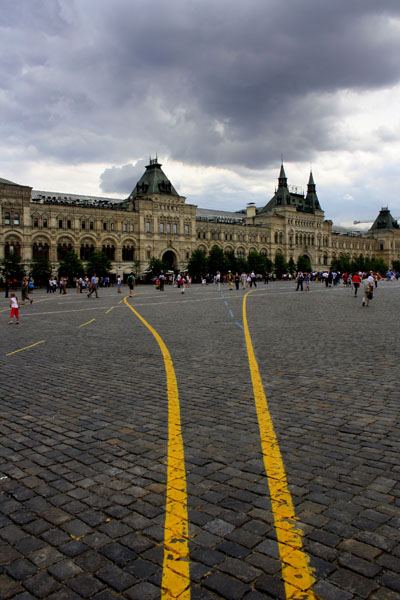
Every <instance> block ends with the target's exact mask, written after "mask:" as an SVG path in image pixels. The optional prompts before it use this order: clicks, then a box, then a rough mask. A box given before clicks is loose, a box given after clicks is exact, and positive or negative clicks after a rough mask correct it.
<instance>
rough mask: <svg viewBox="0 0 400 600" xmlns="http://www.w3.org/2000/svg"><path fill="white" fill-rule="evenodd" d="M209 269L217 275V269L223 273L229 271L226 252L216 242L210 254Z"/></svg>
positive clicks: (212, 273)
mask: <svg viewBox="0 0 400 600" xmlns="http://www.w3.org/2000/svg"><path fill="white" fill-rule="evenodd" d="M208 270H209V273H210V274H211V275H215V274H216V272H217V271H220V272H221V273H225V272H226V271H228V268H227V262H226V259H225V256H224V252H223V250H222V249H221V248H220V247H219V246H217V245H216V244H214V246H213V247H212V248H211V250H210V254H209V255H208Z"/></svg>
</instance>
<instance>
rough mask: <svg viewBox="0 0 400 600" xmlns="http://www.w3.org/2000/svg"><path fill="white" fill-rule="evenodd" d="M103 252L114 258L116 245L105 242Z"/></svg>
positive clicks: (111, 258)
mask: <svg viewBox="0 0 400 600" xmlns="http://www.w3.org/2000/svg"><path fill="white" fill-rule="evenodd" d="M103 252H104V254H105V255H106V256H107V257H108V258H109V259H110V260H114V258H115V246H114V244H112V245H110V244H107V245H106V244H103Z"/></svg>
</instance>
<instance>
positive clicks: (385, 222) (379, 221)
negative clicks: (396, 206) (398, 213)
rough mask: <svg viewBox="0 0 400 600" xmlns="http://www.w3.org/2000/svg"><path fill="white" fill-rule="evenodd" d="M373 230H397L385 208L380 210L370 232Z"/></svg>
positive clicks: (396, 224) (395, 223)
mask: <svg viewBox="0 0 400 600" xmlns="http://www.w3.org/2000/svg"><path fill="white" fill-rule="evenodd" d="M374 229H399V224H398V223H397V221H395V220H394V219H393V217H392V215H391V214H390V210H389V209H388V207H387V206H384V207H382V208H381V210H380V212H379V215H378V216H377V217H376V219H375V221H374V223H373V225H372V227H371V229H370V231H373V230H374Z"/></svg>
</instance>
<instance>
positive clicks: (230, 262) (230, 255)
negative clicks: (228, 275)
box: [225, 250, 237, 273]
mask: <svg viewBox="0 0 400 600" xmlns="http://www.w3.org/2000/svg"><path fill="white" fill-rule="evenodd" d="M225 262H226V267H225V268H227V269H228V271H232V273H235V272H236V271H237V258H236V256H235V253H234V252H233V250H228V252H225Z"/></svg>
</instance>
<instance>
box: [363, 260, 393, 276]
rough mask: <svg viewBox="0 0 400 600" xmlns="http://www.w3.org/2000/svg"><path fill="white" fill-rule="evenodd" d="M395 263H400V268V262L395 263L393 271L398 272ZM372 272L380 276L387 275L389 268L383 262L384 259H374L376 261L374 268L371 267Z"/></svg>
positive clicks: (373, 264) (373, 263)
mask: <svg viewBox="0 0 400 600" xmlns="http://www.w3.org/2000/svg"><path fill="white" fill-rule="evenodd" d="M395 262H398V263H399V266H400V261H393V271H397V270H398V269H396V268H395V267H394V263H395ZM370 270H371V271H375V272H377V273H379V274H380V275H386V273H387V272H388V270H389V268H388V266H387V264H386V263H385V261H384V260H383V258H374V260H373V261H372V266H371V269H370Z"/></svg>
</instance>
